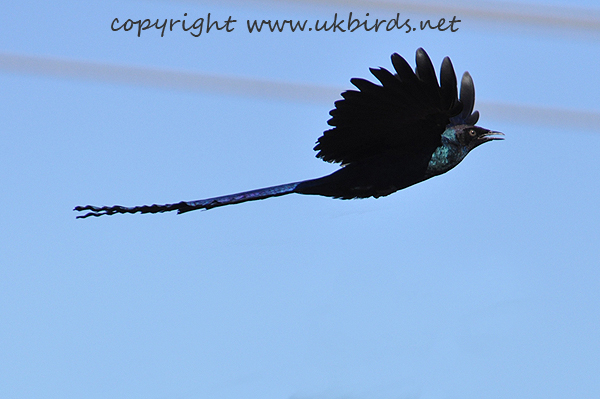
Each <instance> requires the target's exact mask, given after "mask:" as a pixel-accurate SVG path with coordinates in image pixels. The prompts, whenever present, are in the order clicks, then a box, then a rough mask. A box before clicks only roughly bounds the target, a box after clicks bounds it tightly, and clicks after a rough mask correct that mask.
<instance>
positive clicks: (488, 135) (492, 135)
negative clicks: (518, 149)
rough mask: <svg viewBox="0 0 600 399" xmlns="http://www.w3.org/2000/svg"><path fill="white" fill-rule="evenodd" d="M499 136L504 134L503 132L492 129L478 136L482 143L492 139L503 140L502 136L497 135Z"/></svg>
mask: <svg viewBox="0 0 600 399" xmlns="http://www.w3.org/2000/svg"><path fill="white" fill-rule="evenodd" d="M499 136H504V133H502V132H495V131H493V130H490V131H489V132H487V133H485V134H482V135H481V136H479V140H480V141H481V143H482V144H483V143H486V142H488V141H492V140H504V137H499Z"/></svg>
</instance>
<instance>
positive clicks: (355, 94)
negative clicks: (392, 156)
mask: <svg viewBox="0 0 600 399" xmlns="http://www.w3.org/2000/svg"><path fill="white" fill-rule="evenodd" d="M391 59H392V65H393V66H394V70H395V72H396V74H393V73H391V72H390V71H388V70H386V69H384V68H371V69H370V71H371V73H372V74H373V75H374V76H375V78H377V80H378V81H379V83H380V84H375V83H373V82H370V81H368V80H366V79H362V78H354V79H351V80H350V82H351V83H352V84H353V85H354V86H355V87H356V88H357V89H358V90H348V91H345V92H343V93H342V97H343V99H342V100H338V101H336V102H335V108H334V109H332V110H331V111H330V115H331V119H330V120H329V121H328V122H327V123H328V124H329V125H330V126H332V127H333V128H332V129H329V130H327V131H325V132H324V134H323V135H322V136H321V137H320V138H319V139H318V141H317V145H316V146H315V148H314V149H315V150H316V151H318V153H317V157H319V158H322V159H323V160H325V161H328V162H340V163H342V164H349V163H352V162H358V161H361V160H364V159H367V158H370V157H373V156H377V155H381V154H383V153H386V152H389V151H394V152H400V153H402V152H405V153H411V154H415V153H424V152H428V151H431V152H432V151H433V150H434V149H435V148H436V147H438V146H439V145H440V144H441V135H442V133H443V132H444V130H445V129H446V127H447V126H448V125H449V124H456V123H453V121H458V120H461V121H462V120H472V119H474V117H475V116H476V114H471V111H472V109H473V101H474V98H475V95H474V87H473V81H472V79H471V78H470V75H468V74H467V76H468V78H465V77H464V76H463V80H462V82H461V84H462V85H463V87H462V88H461V92H460V96H461V98H460V99H459V98H458V94H457V93H458V92H457V87H456V74H455V72H454V68H453V67H452V62H451V61H450V59H449V58H448V57H446V58H445V59H444V61H443V62H442V67H441V70H440V83H438V80H437V77H436V74H435V70H434V67H433V64H432V63H431V59H430V58H429V56H428V55H427V53H426V52H425V51H424V50H423V49H418V50H417V54H416V67H415V70H414V71H413V70H412V69H411V67H410V65H409V64H408V62H406V60H405V59H404V58H402V57H401V56H400V55H398V54H393V55H392V57H391ZM463 98H464V99H465V101H463ZM463 102H466V104H465V105H466V106H464V107H463Z"/></svg>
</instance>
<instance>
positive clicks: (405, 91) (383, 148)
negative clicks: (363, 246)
mask: <svg viewBox="0 0 600 399" xmlns="http://www.w3.org/2000/svg"><path fill="white" fill-rule="evenodd" d="M392 65H393V66H394V70H395V73H392V72H390V71H388V70H386V69H384V68H371V69H370V71H371V73H372V74H373V75H374V76H375V77H376V78H377V80H378V81H379V84H375V83H372V82H370V81H368V80H365V79H361V78H354V79H351V80H350V82H351V83H352V84H353V85H354V86H356V88H357V89H358V90H348V91H345V92H343V93H342V97H343V99H341V100H338V101H336V102H335V108H334V109H332V110H331V111H330V112H329V114H330V115H331V119H329V121H328V122H327V123H328V124H329V125H330V126H332V128H331V129H329V130H326V131H325V132H324V133H323V135H322V136H321V137H319V139H318V140H317V144H316V146H315V147H314V150H315V151H317V157H318V158H321V159H322V160H324V161H327V162H332V163H340V164H341V167H340V169H338V170H337V171H335V172H333V173H332V174H330V175H327V176H324V177H319V178H316V179H310V180H304V181H300V182H295V183H288V184H282V185H279V186H273V187H267V188H261V189H258V190H252V191H246V192H242V193H237V194H231V195H224V196H221V197H214V198H207V199H201V200H197V201H182V202H178V203H174V204H165V205H156V204H154V205H142V206H134V207H125V206H120V205H114V206H100V207H99V206H93V205H86V206H77V207H75V209H74V210H76V211H89V212H88V213H86V214H84V215H80V216H77V218H87V217H89V216H102V215H112V214H115V213H136V212H141V213H158V212H168V211H174V210H177V212H178V213H184V212H189V211H193V210H196V209H212V208H216V207H219V206H224V205H230V204H238V203H241V202H246V201H254V200H259V199H265V198H270V197H277V196H281V195H286V194H291V193H298V194H310V195H323V196H326V197H333V198H341V199H351V198H368V197H375V198H379V197H383V196H386V195H389V194H392V193H393V192H396V191H398V190H401V189H403V188H406V187H408V186H411V185H413V184H416V183H419V182H422V181H424V180H427V179H429V178H431V177H433V176H437V175H440V174H442V173H445V172H447V171H449V170H450V169H452V168H454V167H455V166H456V165H458V164H459V163H460V162H461V161H462V160H463V159H464V158H465V156H467V154H468V153H469V152H470V151H471V150H472V149H474V148H475V147H477V146H479V145H481V144H483V143H486V142H488V141H492V140H501V139H502V137H500V136H503V134H502V133H500V132H496V131H492V130H489V129H485V128H483V127H479V126H475V123H477V120H478V119H479V112H478V111H473V106H474V104H475V87H474V85H473V79H472V78H471V75H469V73H468V72H465V73H464V74H463V76H462V80H461V85H460V96H459V93H458V90H457V80H456V74H455V72H454V67H453V66H452V62H451V61H450V58H448V57H446V58H444V60H443V62H442V66H441V70H440V81H439V83H438V80H437V77H436V74H435V69H434V67H433V64H432V63H431V59H430V58H429V56H428V55H427V53H426V52H425V50H423V49H422V48H419V49H418V50H417V54H416V67H415V69H414V71H413V70H412V68H411V67H410V65H409V64H408V62H406V60H405V59H404V58H402V57H401V56H400V55H398V54H392Z"/></svg>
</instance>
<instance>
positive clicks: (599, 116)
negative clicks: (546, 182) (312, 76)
mask: <svg viewBox="0 0 600 399" xmlns="http://www.w3.org/2000/svg"><path fill="white" fill-rule="evenodd" d="M0 70H4V71H6V72H13V73H25V74H33V75H42V76H51V77H58V78H66V79H82V80H89V81H97V82H98V81H99V82H106V83H116V84H127V85H137V86H144V87H156V88H162V89H170V90H182V91H192V92H207V91H208V92H216V93H221V94H230V95H241V96H248V97H252V98H264V99H278V100H284V101H300V102H313V103H314V102H318V103H329V104H331V103H333V101H335V100H337V99H339V97H340V93H341V92H342V91H343V90H345V89H344V88H339V87H331V86H322V85H314V84H306V83H290V82H285V81H274V80H266V79H254V78H244V77H239V76H226V75H216V74H205V73H199V72H190V71H181V70H173V69H158V68H148V67H141V66H131V65H116V64H106V63H97V62H88V61H80V60H70V59H62V58H49V57H40V56H32V55H22V54H8V53H0ZM478 107H479V108H480V109H483V110H485V114H486V116H490V117H495V118H499V119H503V118H506V119H507V120H510V121H511V122H524V123H531V124H536V125H540V124H543V125H551V126H557V127H565V128H569V129H574V128H578V129H586V130H590V131H596V132H597V131H599V127H600V113H598V112H593V111H580V110H570V109H565V108H551V107H540V106H531V105H522V104H512V103H496V102H485V101H479V102H478Z"/></svg>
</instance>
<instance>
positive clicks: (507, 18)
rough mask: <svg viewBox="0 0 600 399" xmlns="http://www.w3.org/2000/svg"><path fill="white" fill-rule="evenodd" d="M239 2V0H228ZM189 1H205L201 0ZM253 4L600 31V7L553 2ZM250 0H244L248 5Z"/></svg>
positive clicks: (308, 0) (313, 0)
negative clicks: (342, 9) (551, 3)
mask: <svg viewBox="0 0 600 399" xmlns="http://www.w3.org/2000/svg"><path fill="white" fill-rule="evenodd" d="M229 1H230V2H233V3H239V0H229ZM188 2H193V3H202V2H201V1H199V0H188ZM251 2H253V3H277V4H278V5H280V4H285V3H288V4H300V5H309V6H314V5H317V6H327V7H356V8H360V9H363V10H369V11H371V12H373V11H385V12H394V13H396V12H400V13H403V14H405V13H420V14H435V15H439V14H444V15H456V16H457V17H459V18H462V19H463V20H466V19H474V20H479V21H482V22H486V23H487V22H493V23H499V24H502V25H506V24H510V25H522V26H527V27H538V28H549V29H553V30H564V29H568V30H572V31H580V32H587V33H592V34H598V33H600V9H598V10H594V9H584V8H576V7H572V6H569V7H567V6H558V5H550V4H543V3H542V4H535V5H534V4H524V3H517V2H506V1H502V2H499V1H477V2H473V1H471V2H465V1H460V0H459V1H451V2H449V1H445V2H440V1H405V0H400V1H386V0H277V1H273V0H253V1H251ZM247 3H248V1H244V4H247Z"/></svg>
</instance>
